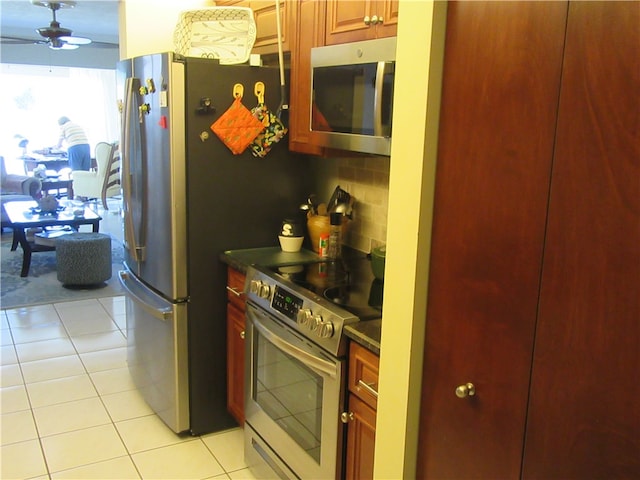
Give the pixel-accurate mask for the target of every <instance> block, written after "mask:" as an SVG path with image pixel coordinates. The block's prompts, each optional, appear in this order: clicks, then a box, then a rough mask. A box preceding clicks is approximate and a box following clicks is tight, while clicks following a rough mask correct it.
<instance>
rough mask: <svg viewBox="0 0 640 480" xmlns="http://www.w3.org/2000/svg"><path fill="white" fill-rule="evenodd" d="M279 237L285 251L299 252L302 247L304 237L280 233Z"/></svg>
mask: <svg viewBox="0 0 640 480" xmlns="http://www.w3.org/2000/svg"><path fill="white" fill-rule="evenodd" d="M278 239H280V248H282V251H283V252H299V251H300V248H302V242H303V240H304V237H284V236H282V235H278Z"/></svg>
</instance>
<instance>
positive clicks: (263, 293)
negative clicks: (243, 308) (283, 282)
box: [258, 282, 271, 298]
mask: <svg viewBox="0 0 640 480" xmlns="http://www.w3.org/2000/svg"><path fill="white" fill-rule="evenodd" d="M258 295H259V296H260V298H269V295H271V288H269V284H267V283H263V282H260V292H259V293H258Z"/></svg>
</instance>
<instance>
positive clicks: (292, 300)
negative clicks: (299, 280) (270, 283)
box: [271, 286, 303, 320]
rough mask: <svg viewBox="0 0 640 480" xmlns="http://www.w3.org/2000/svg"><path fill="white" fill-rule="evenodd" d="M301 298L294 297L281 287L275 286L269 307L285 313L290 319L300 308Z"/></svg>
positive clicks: (293, 317) (294, 316) (295, 315)
mask: <svg viewBox="0 0 640 480" xmlns="http://www.w3.org/2000/svg"><path fill="white" fill-rule="evenodd" d="M302 303H303V302H302V299H301V298H298V297H296V296H295V295H294V294H293V293H291V292H288V291H287V290H285V289H284V288H282V287H279V286H276V288H275V290H274V292H273V300H271V308H273V309H274V310H277V311H278V312H280V313H282V314H283V315H285V316H286V317H287V318H290V319H291V320H295V319H296V317H297V315H298V312H299V311H300V309H301V308H302Z"/></svg>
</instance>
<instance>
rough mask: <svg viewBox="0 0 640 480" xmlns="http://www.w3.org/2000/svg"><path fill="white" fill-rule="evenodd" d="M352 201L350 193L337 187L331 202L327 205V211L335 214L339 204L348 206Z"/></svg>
mask: <svg viewBox="0 0 640 480" xmlns="http://www.w3.org/2000/svg"><path fill="white" fill-rule="evenodd" d="M350 199H351V195H350V194H349V192H347V191H346V190H343V189H342V188H340V185H338V186H336V188H335V190H334V191H333V194H332V195H331V198H330V199H329V202H328V203H327V211H328V212H329V213H331V212H335V211H336V207H337V206H338V204H339V203H346V204H348V203H349V200H350Z"/></svg>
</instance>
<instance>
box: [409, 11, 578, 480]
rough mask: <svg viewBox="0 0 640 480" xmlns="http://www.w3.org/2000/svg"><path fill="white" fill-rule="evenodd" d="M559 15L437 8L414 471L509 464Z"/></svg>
mask: <svg viewBox="0 0 640 480" xmlns="http://www.w3.org/2000/svg"><path fill="white" fill-rule="evenodd" d="M566 12H567V4H566V3H565V2H535V1H534V2H482V1H475V2H451V3H450V4H449V7H448V21H447V32H446V44H445V45H446V46H445V61H444V83H443V92H442V106H441V112H442V113H441V119H440V134H439V153H438V164H437V169H436V189H435V205H434V219H433V231H432V235H433V239H432V251H431V265H430V279H429V292H428V304H427V325H426V337H425V342H426V345H425V359H424V370H423V387H422V405H421V419H420V436H419V445H418V468H417V476H418V478H428V479H433V478H435V479H445V478H451V479H458V478H470V477H474V478H501V479H503V478H504V479H511V478H517V477H519V475H520V470H521V459H522V449H523V442H524V428H525V419H526V408H527V398H528V394H529V377H530V369H531V360H532V354H533V339H534V332H535V322H536V315H537V307H538V292H539V282H540V274H541V263H542V252H543V245H544V235H545V220H546V211H547V197H548V190H549V187H548V186H549V182H550V174H551V160H552V157H553V141H554V133H555V125H556V116H557V105H558V96H559V86H560V73H561V66H562V52H563V43H564V34H565V23H566ZM468 382H469V383H473V384H474V385H475V389H476V394H475V396H467V397H465V398H458V397H457V396H456V387H458V386H460V385H464V384H466V383H468Z"/></svg>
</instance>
